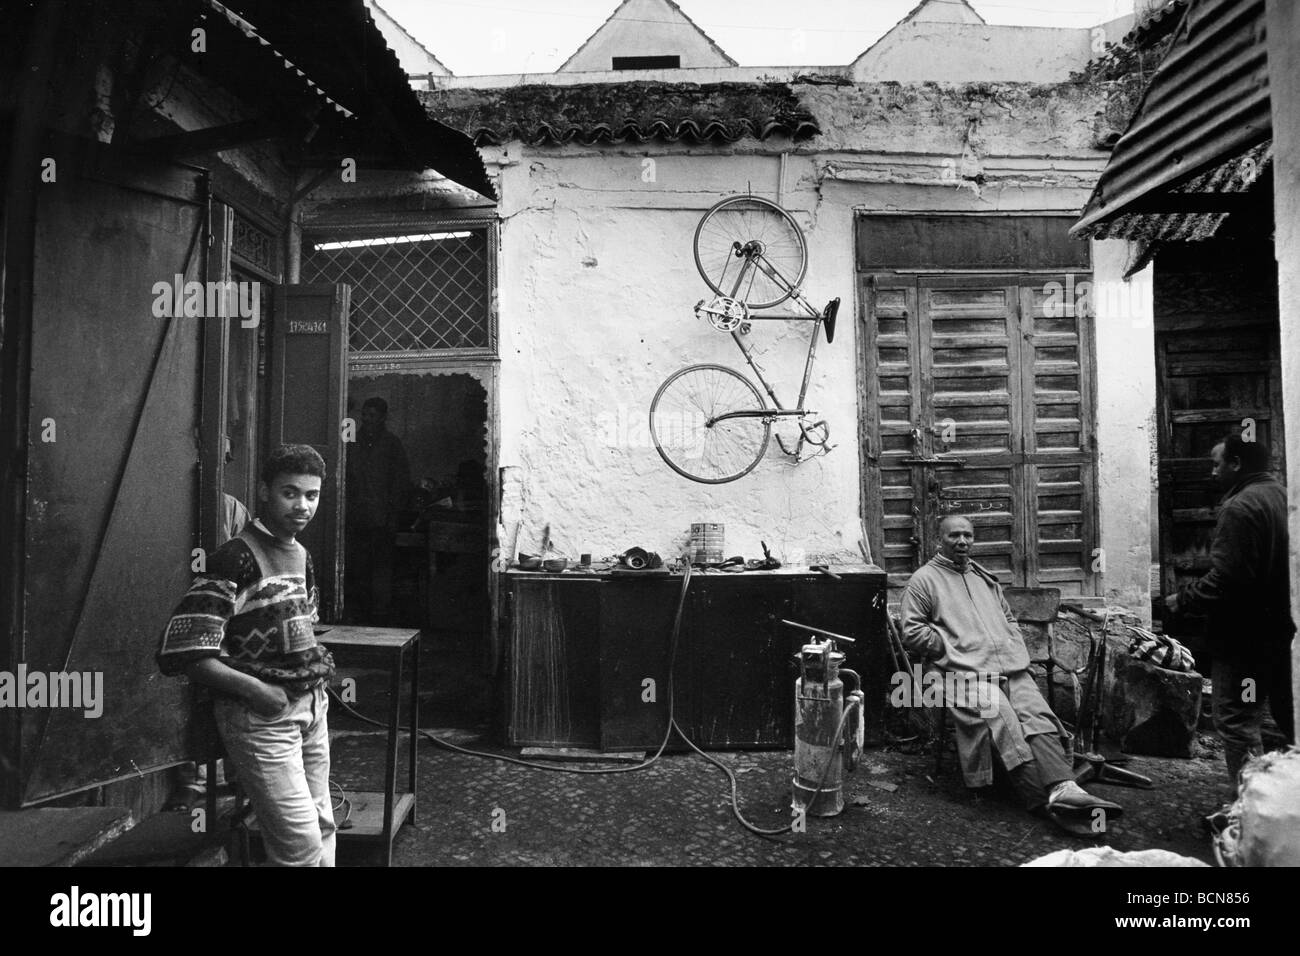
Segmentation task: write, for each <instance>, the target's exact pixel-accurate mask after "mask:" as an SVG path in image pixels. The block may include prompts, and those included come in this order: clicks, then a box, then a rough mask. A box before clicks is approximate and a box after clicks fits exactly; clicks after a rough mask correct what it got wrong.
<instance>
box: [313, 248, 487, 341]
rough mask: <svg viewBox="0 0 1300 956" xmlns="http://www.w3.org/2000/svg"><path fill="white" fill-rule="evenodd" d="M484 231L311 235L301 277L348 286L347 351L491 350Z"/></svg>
mask: <svg viewBox="0 0 1300 956" xmlns="http://www.w3.org/2000/svg"><path fill="white" fill-rule="evenodd" d="M490 235H491V234H490V231H489V229H487V228H484V227H482V226H478V227H473V228H471V227H467V226H465V225H459V224H458V225H456V226H449V227H447V228H445V229H442V230H440V231H437V232H415V231H407V232H405V233H404V234H402V235H389V236H379V237H374V238H364V239H359V238H351V237H328V238H327V237H324V236H317V237H313V238H309V239H308V240H307V241H305V242H304V243H303V255H302V269H301V280H302V281H303V282H305V283H310V282H344V283H347V284H349V285H351V286H352V314H351V316H350V317H349V335H348V344H349V348H350V350H351V351H353V352H388V353H391V352H429V351H438V352H446V351H457V352H465V351H473V352H478V353H483V352H490V353H495V351H496V345H497V343H496V322H495V315H494V307H493V301H492V300H493V295H492V287H493V284H494V276H493V270H492V267H491V255H490V251H491V250H490Z"/></svg>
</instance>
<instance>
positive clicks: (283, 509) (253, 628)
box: [157, 445, 334, 866]
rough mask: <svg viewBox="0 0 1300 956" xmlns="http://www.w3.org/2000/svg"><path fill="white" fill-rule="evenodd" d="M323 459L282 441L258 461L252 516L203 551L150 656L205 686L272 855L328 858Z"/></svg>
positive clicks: (327, 862)
mask: <svg viewBox="0 0 1300 956" xmlns="http://www.w3.org/2000/svg"><path fill="white" fill-rule="evenodd" d="M324 480H325V462H324V460H323V459H322V458H321V456H320V455H319V454H317V452H316V451H315V449H313V448H311V447H310V446H307V445H282V446H281V447H280V448H279V449H277V450H276V451H275V452H274V453H273V454H272V455H271V457H270V458H268V459H267V461H266V463H265V464H264V465H263V467H262V483H261V487H260V488H259V500H260V502H261V507H260V508H259V514H258V517H257V518H256V519H255V520H253V521H251V522H249V523H248V525H247V526H245V528H244V530H243V531H241V532H240V533H239V534H237V535H236V536H235V537H233V538H231V539H230V540H229V541H228V542H226V543H225V544H223V545H222V546H221V547H220V548H218V549H217V550H216V551H214V552H213V553H212V554H210V555H209V556H208V559H207V568H206V570H205V571H204V572H202V573H200V574H199V575H198V576H197V577H195V579H194V583H193V585H191V586H190V589H189V591H188V592H187V593H186V595H185V597H184V598H182V599H181V602H180V604H179V605H178V606H177V608H176V612H175V613H174V614H173V615H172V619H171V621H170V622H169V623H168V625H167V630H166V631H165V632H164V634H163V638H162V644H161V646H160V648H159V650H158V655H157V658H158V665H159V667H160V668H161V670H162V672H163V673H164V674H168V675H175V674H185V675H187V676H188V677H189V678H190V680H192V681H195V682H196V683H200V684H204V685H206V686H207V687H209V688H211V690H212V693H213V698H214V701H213V705H214V709H215V712H216V719H217V729H218V731H219V732H220V734H221V739H222V742H223V743H224V744H225V747H226V753H227V759H229V760H230V761H232V762H233V763H234V765H235V767H236V769H237V771H238V774H239V781H240V783H241V784H242V785H243V787H244V789H245V790H246V791H247V793H248V795H249V798H250V799H251V800H252V803H253V809H254V810H255V811H256V813H257V819H258V823H259V826H260V827H261V831H262V837H263V842H264V843H265V846H266V856H267V862H268V863H270V864H272V865H276V866H333V865H334V814H333V810H332V804H331V800H330V792H329V771H330V753H329V729H328V726H327V724H326V715H327V712H328V710H329V704H328V699H327V698H326V696H325V684H326V682H327V681H328V680H329V678H330V677H331V676H333V673H334V661H333V659H332V658H331V657H330V653H329V651H327V650H326V649H325V648H323V647H321V646H320V645H318V644H317V643H316V636H315V632H314V631H313V629H312V624H313V623H314V622H315V621H316V602H317V592H316V585H315V578H314V574H313V572H312V565H311V556H310V555H309V554H308V553H307V549H306V548H304V547H303V546H302V545H301V544H299V543H298V542H297V540H296V536H297V535H298V533H299V532H301V531H302V530H303V529H304V528H306V527H307V523H308V522H309V521H311V519H312V516H313V515H314V514H315V513H316V505H317V503H318V502H319V501H320V492H321V483H322V482H323V481H324Z"/></svg>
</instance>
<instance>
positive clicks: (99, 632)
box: [0, 156, 219, 804]
mask: <svg viewBox="0 0 1300 956" xmlns="http://www.w3.org/2000/svg"><path fill="white" fill-rule="evenodd" d="M68 166H69V167H71V166H72V163H71V161H69V163H68ZM63 168H64V163H63V161H62V160H61V161H60V172H61V175H60V177H59V182H58V185H57V186H54V185H51V186H48V187H46V188H44V189H42V191H41V199H40V207H39V215H38V219H37V223H38V225H37V235H36V274H35V282H34V288H33V309H34V313H35V314H34V331H33V336H32V355H31V363H32V396H31V413H30V419H29V428H30V434H31V435H32V439H33V440H32V451H31V459H30V472H29V474H28V478H27V481H28V484H27V541H26V548H27V570H26V599H25V601H26V609H25V614H26V628H25V633H24V634H23V635H22V639H21V642H15V644H16V651H17V653H19V654H21V657H20V658H19V659H18V660H14V661H9V662H6V664H5V665H4V666H5V668H6V669H7V670H10V671H11V672H12V671H13V670H14V669H15V667H16V666H17V664H18V663H20V662H21V663H25V664H26V666H27V668H28V671H29V672H36V671H42V672H50V671H63V672H68V673H73V672H75V673H78V674H83V675H93V674H98V675H100V679H101V680H102V688H101V690H102V696H100V699H99V701H98V703H99V706H100V707H101V708H102V710H101V712H100V713H96V714H94V715H93V716H88V715H87V712H86V710H85V709H83V708H34V709H26V708H23V709H14V710H0V718H2V719H8V718H10V716H11V715H12V718H13V719H15V720H17V721H18V722H19V727H18V733H19V740H20V748H19V752H18V753H17V754H15V755H13V757H14V758H15V762H16V763H17V767H16V768H14V770H15V772H16V773H17V775H18V779H19V799H20V801H21V803H23V804H30V803H34V802H38V801H40V800H44V799H48V798H51V797H54V796H57V795H60V794H64V793H69V792H72V791H77V790H83V789H85V788H87V787H91V786H94V785H97V784H102V783H107V782H109V781H112V780H116V779H120V778H122V777H135V776H137V775H139V774H143V773H147V772H149V771H151V770H154V769H158V768H162V767H166V766H169V765H172V764H175V763H178V762H180V761H182V760H185V759H188V758H189V757H190V756H191V751H190V750H189V749H188V741H187V739H186V726H185V725H186V718H187V715H188V706H187V702H186V689H185V685H184V683H183V682H182V681H178V680H167V679H164V678H162V677H161V675H160V674H159V673H158V670H157V665H156V664H155V663H154V659H153V655H154V652H155V651H156V650H157V645H158V636H159V634H161V632H162V629H163V627H164V626H165V625H166V623H167V618H168V615H169V614H170V612H171V609H172V606H173V605H174V603H175V601H176V600H178V599H179V598H180V596H181V595H182V594H184V593H185V589H186V588H187V587H188V586H189V583H190V577H191V575H190V562H191V560H192V553H191V549H193V548H195V547H196V546H199V545H200V544H201V540H200V537H199V522H198V501H199V499H198V494H199V486H198V484H199V471H198V463H199V454H198V449H197V448H196V435H197V434H198V430H199V427H200V415H199V395H200V389H201V384H202V383H201V355H202V344H203V335H204V331H205V326H206V325H210V323H211V322H213V321H219V320H210V319H204V320H198V319H195V318H185V317H184V316H181V317H168V316H160V315H158V314H156V312H155V309H156V308H159V303H158V302H157V301H156V300H155V296H154V293H153V292H152V291H151V290H152V287H153V285H154V283H155V282H163V283H166V284H167V285H169V286H170V285H171V283H172V282H173V277H174V276H175V275H176V274H178V273H179V274H181V275H183V276H184V278H185V280H187V281H188V280H201V279H203V278H204V276H203V275H202V271H201V265H202V256H201V255H199V254H198V253H197V250H199V249H201V248H202V245H201V244H202V242H203V239H204V235H203V233H204V224H205V222H206V216H205V213H204V199H203V191H202V188H201V185H200V181H199V176H198V174H196V173H195V171H193V170H191V169H185V168H181V167H174V166H171V165H169V164H162V163H154V162H149V161H145V160H138V161H136V160H131V161H127V160H124V159H123V158H122V157H120V156H119V157H117V158H116V159H115V160H114V162H113V163H112V164H111V165H109V164H105V166H104V167H102V170H101V171H103V172H105V174H106V175H111V177H112V183H110V182H106V181H103V177H101V175H100V172H99V171H97V172H95V173H94V174H89V173H88V174H86V175H84V176H83V175H80V174H79V173H78V174H74V173H72V172H71V171H69V172H68V173H67V174H62V173H63ZM92 176H93V178H92ZM123 186H125V187H126V188H122V187H123ZM137 186H140V187H143V186H147V188H148V192H144V191H141V189H139V188H132V187H137ZM105 277H111V281H106V279H105ZM170 299H171V297H170V295H168V296H166V298H165V299H164V300H163V301H164V303H166V304H168V305H170V304H172V303H170ZM165 311H166V312H171V311H174V310H173V309H171V308H168V309H166V310H165ZM47 426H49V428H50V429H52V430H49V431H47ZM92 687H93V685H92Z"/></svg>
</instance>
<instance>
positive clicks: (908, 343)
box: [859, 273, 1104, 595]
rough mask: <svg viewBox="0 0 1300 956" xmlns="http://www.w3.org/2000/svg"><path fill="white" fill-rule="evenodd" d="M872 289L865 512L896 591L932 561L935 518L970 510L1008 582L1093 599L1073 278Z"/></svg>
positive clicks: (894, 279)
mask: <svg viewBox="0 0 1300 956" xmlns="http://www.w3.org/2000/svg"><path fill="white" fill-rule="evenodd" d="M861 282H862V288H861V290H860V291H861V295H860V298H859V301H860V302H861V303H862V309H863V313H862V316H861V318H862V321H863V328H864V334H863V335H862V336H860V337H859V341H860V347H861V349H862V352H861V354H860V356H859V375H860V376H861V379H862V380H861V387H862V391H863V393H864V397H865V406H866V408H865V414H864V417H863V420H862V423H861V435H860V437H861V448H862V454H863V458H864V461H863V474H864V476H865V487H864V489H863V513H864V514H865V515H866V516H867V530H868V535H869V537H870V539H871V545H872V552H873V555H874V557H875V560H876V563H877V564H879V565H881V566H882V567H884V568H885V570H886V571H887V572H888V574H889V584H890V587H891V588H898V587H901V586H902V585H903V584H905V583H906V581H907V578H908V576H909V575H910V574H911V573H912V572H913V571H914V570H916V569H917V568H918V567H920V565H922V564H924V563H925V562H926V561H927V560H929V558H930V557H931V556H932V555H933V554H934V553H935V551H936V550H937V548H938V537H937V524H938V520H939V519H940V518H942V517H943V516H946V515H952V514H960V515H965V516H967V517H969V518H970V519H971V521H972V522H973V524H974V526H975V535H976V544H975V557H976V560H978V561H980V562H981V563H982V564H984V565H985V566H986V567H988V568H990V569H991V570H994V571H996V572H998V574H999V576H1000V577H1001V578H1002V580H1003V581H1004V583H1011V584H1014V585H1016V586H1039V585H1041V586H1051V587H1059V588H1060V589H1061V591H1062V593H1063V594H1066V595H1092V594H1096V593H1097V583H1098V582H1097V577H1098V571H1100V570H1102V568H1103V564H1102V562H1103V561H1104V556H1103V555H1101V554H1100V553H1099V552H1098V551H1097V547H1098V544H1097V518H1096V494H1095V492H1096V463H1095V462H1096V444H1095V437H1094V420H1095V418H1094V411H1093V409H1094V407H1095V405H1094V397H1093V384H1094V381H1095V374H1094V369H1093V355H1094V347H1093V337H1092V336H1093V332H1092V328H1091V316H1089V315H1087V314H1082V310H1081V309H1080V308H1078V307H1076V305H1075V303H1074V301H1073V297H1072V296H1071V295H1069V294H1067V293H1068V292H1069V291H1071V290H1073V288H1074V284H1073V282H1069V281H1067V277H1066V276H1065V275H1064V274H1061V275H1044V274H1033V275H1026V274H1011V273H1006V274H987V275H969V274H963V275H952V274H949V275H906V274H897V273H875V274H864V275H862V277H861ZM1054 283H1056V284H1057V285H1053V284H1054ZM1080 304H1081V305H1086V300H1085V302H1084V303H1080Z"/></svg>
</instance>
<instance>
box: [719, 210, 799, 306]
mask: <svg viewBox="0 0 1300 956" xmlns="http://www.w3.org/2000/svg"><path fill="white" fill-rule="evenodd" d="M694 246H695V267H696V268H697V269H699V271H700V275H701V277H703V279H704V281H705V283H706V284H707V285H708V287H709V288H710V289H712V290H713V291H714V292H715V293H717V294H718V295H723V296H728V297H730V298H733V299H740V300H741V301H742V302H744V303H745V304H746V305H747V306H749V307H750V308H751V309H770V308H772V307H773V306H775V305H780V304H781V303H782V302H784V301H785V300H786V299H788V298H790V293H791V292H792V291H793V290H794V289H797V288H798V287H799V285H800V284H801V283H802V282H803V277H804V273H806V272H807V271H808V247H807V245H806V244H805V243H804V238H803V230H801V229H800V228H799V225H798V224H797V223H796V222H795V221H794V219H793V218H792V217H791V216H790V214H789V213H788V212H786V211H785V210H784V209H782V208H781V207H780V206H778V205H777V204H776V203H774V202H772V201H771V200H768V199H761V198H759V197H758V196H731V197H729V198H727V199H724V200H722V202H720V203H717V204H716V205H715V206H713V208H711V209H710V210H709V211H708V212H706V213H705V214H704V218H702V219H701V220H700V224H699V225H698V226H696V227H695V241H694ZM757 256H762V258H763V260H764V261H765V262H766V263H767V264H768V265H769V266H771V267H772V268H773V269H774V270H775V271H776V272H777V273H779V274H780V276H781V278H782V279H784V280H785V284H782V283H780V282H775V281H773V279H772V278H771V277H770V276H768V275H766V274H765V273H764V272H763V271H762V270H761V269H759V268H758V267H757V265H756V264H755V262H756V257H757Z"/></svg>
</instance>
